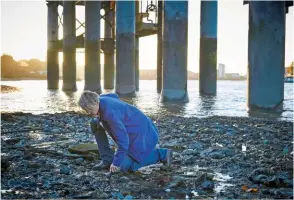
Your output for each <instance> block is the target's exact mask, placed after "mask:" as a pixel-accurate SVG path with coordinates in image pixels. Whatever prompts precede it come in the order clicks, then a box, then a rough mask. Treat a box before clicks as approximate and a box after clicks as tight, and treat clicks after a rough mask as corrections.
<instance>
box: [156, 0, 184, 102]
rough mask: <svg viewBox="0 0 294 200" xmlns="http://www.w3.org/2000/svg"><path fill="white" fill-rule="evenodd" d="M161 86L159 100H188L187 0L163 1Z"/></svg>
mask: <svg viewBox="0 0 294 200" xmlns="http://www.w3.org/2000/svg"><path fill="white" fill-rule="evenodd" d="M163 30H164V31H163V85H162V86H163V87H162V92H161V101H168V100H180V101H185V102H186V101H188V94H187V43H188V1H165V2H164V27H163Z"/></svg>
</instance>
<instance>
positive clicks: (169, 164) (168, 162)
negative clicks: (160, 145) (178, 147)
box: [164, 150, 173, 167]
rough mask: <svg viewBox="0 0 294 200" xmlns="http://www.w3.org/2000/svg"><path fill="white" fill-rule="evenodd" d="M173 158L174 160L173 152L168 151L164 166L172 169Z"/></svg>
mask: <svg viewBox="0 0 294 200" xmlns="http://www.w3.org/2000/svg"><path fill="white" fill-rule="evenodd" d="M172 158H173V152H172V150H167V152H166V158H165V161H164V164H165V165H166V166H168V167H170V166H171V163H172Z"/></svg>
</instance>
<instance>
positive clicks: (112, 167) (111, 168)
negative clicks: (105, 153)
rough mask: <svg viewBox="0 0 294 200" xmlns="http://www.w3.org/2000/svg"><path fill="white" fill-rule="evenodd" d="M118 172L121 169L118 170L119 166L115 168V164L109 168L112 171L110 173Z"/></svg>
mask: <svg viewBox="0 0 294 200" xmlns="http://www.w3.org/2000/svg"><path fill="white" fill-rule="evenodd" d="M118 170H119V168H118V167H117V166H115V165H113V164H111V165H110V168H109V171H110V172H116V171H118Z"/></svg>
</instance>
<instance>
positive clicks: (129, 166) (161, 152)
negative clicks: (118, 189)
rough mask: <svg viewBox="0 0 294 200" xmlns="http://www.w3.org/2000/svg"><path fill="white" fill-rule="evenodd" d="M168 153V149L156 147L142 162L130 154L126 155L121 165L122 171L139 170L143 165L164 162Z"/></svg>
mask: <svg viewBox="0 0 294 200" xmlns="http://www.w3.org/2000/svg"><path fill="white" fill-rule="evenodd" d="M166 153H167V149H165V148H158V149H154V150H153V151H152V152H151V153H150V154H149V155H148V156H146V157H145V158H144V160H143V161H142V162H141V163H138V162H136V161H135V160H134V159H132V158H131V157H129V156H125V158H124V160H123V162H122V164H121V165H120V170H121V171H122V172H132V171H137V170H138V169H139V168H141V167H145V166H148V165H152V164H156V163H158V162H163V161H165V160H166Z"/></svg>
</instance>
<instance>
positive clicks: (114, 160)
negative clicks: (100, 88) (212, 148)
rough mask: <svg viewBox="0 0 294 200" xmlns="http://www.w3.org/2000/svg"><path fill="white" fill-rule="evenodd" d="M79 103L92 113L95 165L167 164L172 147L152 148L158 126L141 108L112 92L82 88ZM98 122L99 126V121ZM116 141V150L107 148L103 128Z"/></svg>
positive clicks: (134, 167)
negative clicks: (102, 92) (99, 159)
mask: <svg viewBox="0 0 294 200" xmlns="http://www.w3.org/2000/svg"><path fill="white" fill-rule="evenodd" d="M79 105H80V107H81V108H82V109H83V110H85V111H86V112H87V113H88V114H90V115H91V116H93V117H95V118H94V119H93V120H92V121H91V127H92V130H93V129H95V131H94V135H95V138H96V142H97V144H98V149H99V153H100V156H101V159H102V161H101V163H100V164H98V165H96V166H95V167H94V168H95V169H108V168H109V171H110V172H115V171H117V170H118V169H120V170H121V171H122V172H130V171H136V170H138V169H139V168H140V167H144V166H147V165H151V164H155V163H157V162H162V163H165V164H166V165H168V166H169V165H170V164H171V158H172V151H171V150H168V149H164V148H156V144H157V143H158V137H159V136H158V129H157V128H156V126H155V125H154V123H153V122H152V121H151V119H150V118H149V117H147V116H146V115H145V114H144V113H143V112H142V111H140V110H139V109H137V108H136V107H134V106H132V105H130V104H128V103H126V102H124V101H121V100H120V99H119V97H118V96H117V95H116V94H113V93H110V94H102V95H100V96H99V95H98V94H97V93H94V92H91V91H84V92H83V93H82V94H81V97H80V100H79ZM100 122H101V123H102V125H103V127H102V126H101V125H100ZM105 131H107V133H108V134H109V135H110V137H111V138H112V139H113V140H114V141H115V142H116V143H117V145H118V148H117V151H116V153H115V154H114V152H113V151H112V149H111V148H110V145H109V142H108V139H107V136H106V132H105Z"/></svg>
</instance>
